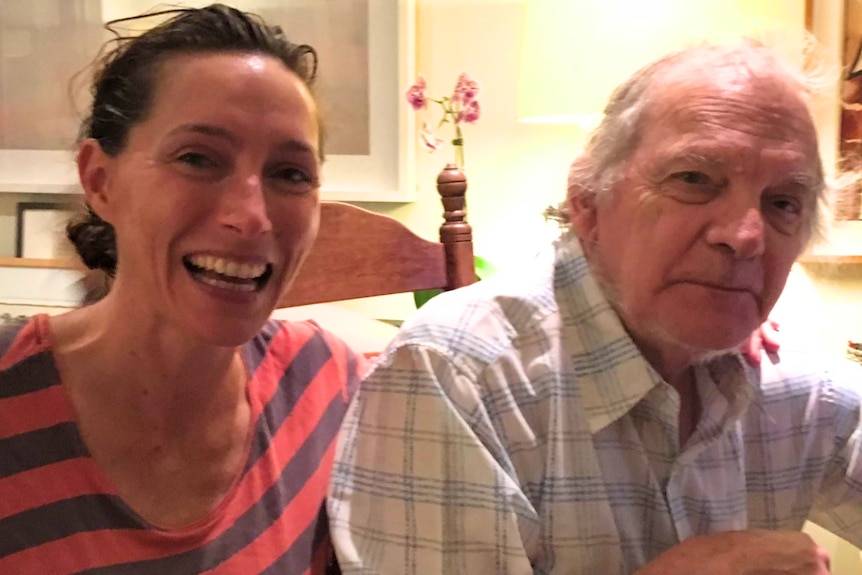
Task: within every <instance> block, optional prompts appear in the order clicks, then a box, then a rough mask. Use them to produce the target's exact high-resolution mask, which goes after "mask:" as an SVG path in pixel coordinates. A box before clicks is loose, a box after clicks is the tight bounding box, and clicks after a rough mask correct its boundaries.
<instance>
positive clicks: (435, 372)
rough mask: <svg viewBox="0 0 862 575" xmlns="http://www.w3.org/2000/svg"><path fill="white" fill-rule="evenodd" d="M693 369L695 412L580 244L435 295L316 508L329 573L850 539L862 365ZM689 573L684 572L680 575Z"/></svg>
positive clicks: (803, 362)
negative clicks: (710, 540) (324, 509)
mask: <svg viewBox="0 0 862 575" xmlns="http://www.w3.org/2000/svg"><path fill="white" fill-rule="evenodd" d="M781 356H782V357H781V361H779V360H778V358H776V357H771V358H769V359H765V360H764V362H763V363H764V365H763V366H762V367H761V369H760V370H759V372H758V371H756V370H753V369H751V368H750V367H749V366H748V365H747V364H746V363H745V362H744V361H743V360H742V358H741V357H740V356H738V355H727V356H724V357H722V358H719V359H716V360H714V361H712V362H711V363H709V364H707V365H704V366H699V367H697V368H695V372H696V381H697V386H698V392H699V394H700V397H701V403H702V406H703V413H702V418H701V420H700V422H699V424H698V427H697V429H696V430H695V432H694V434H693V435H692V437H691V439H690V440H689V441H688V442H687V443H686V445H685V446H684V448H683V449H680V445H679V441H678V429H677V419H678V412H679V396H678V394H677V393H676V391H675V390H674V389H673V388H672V387H671V386H669V385H668V384H667V383H665V382H664V381H663V380H662V378H661V377H660V376H659V375H658V374H657V373H656V372H655V371H654V370H653V369H652V368H651V367H650V365H649V364H648V363H647V362H646V361H645V359H644V358H643V357H642V356H641V354H640V353H639V352H638V349H637V348H636V347H635V344H634V343H633V341H632V340H631V339H630V338H629V336H628V335H627V333H626V331H625V330H624V328H623V326H622V324H621V323H620V321H619V318H618V316H617V315H616V313H615V312H614V311H613V310H612V309H611V308H610V306H609V304H608V302H607V301H606V300H605V298H604V297H603V295H602V293H601V291H600V290H599V289H598V287H597V285H596V282H595V280H594V278H593V277H592V276H591V274H590V270H589V267H588V265H587V262H586V260H585V259H584V257H583V254H582V252H581V248H580V245H579V244H578V243H577V240H575V239H574V238H572V237H570V236H564V237H562V238H560V240H558V241H557V242H556V246H555V254H554V255H553V257H547V258H544V259H543V260H540V261H538V262H537V267H536V269H532V270H522V271H521V273H519V274H518V277H517V278H513V277H508V278H498V279H496V280H495V279H492V280H486V281H483V282H480V283H478V284H475V285H474V286H471V287H469V288H465V289H462V290H457V291H455V292H451V293H448V294H444V295H442V296H440V297H439V298H436V299H435V300H433V301H432V302H431V303H429V304H428V305H427V306H426V307H424V308H423V309H422V310H421V312H420V313H419V314H418V315H417V316H416V317H415V318H414V320H412V321H410V322H409V323H408V324H406V325H405V326H404V328H403V329H402V331H401V333H400V334H399V335H398V336H397V338H396V339H395V340H394V341H393V343H392V344H391V345H390V347H389V348H388V350H387V351H386V352H385V353H384V355H383V356H382V357H381V359H380V362H379V363H378V365H377V366H376V368H375V369H374V370H373V371H372V373H371V374H370V375H369V377H368V378H367V379H366V380H365V381H364V383H363V384H362V386H361V388H360V391H359V392H358V394H357V398H356V399H355V400H354V403H353V404H352V406H351V408H350V411H349V413H348V416H347V419H346V420H345V423H344V426H343V427H342V433H341V436H340V439H339V447H338V449H339V451H338V455H337V461H336V464H335V467H334V473H333V477H332V483H331V487H330V498H329V503H328V512H329V516H330V522H331V528H332V531H333V532H332V535H333V541H334V544H335V547H336V551H337V554H338V557H339V561H340V563H341V569H342V571H343V572H344V573H386V574H399V575H400V574H405V573H422V574H425V573H446V574H459V573H464V574H481V575H486V574H494V573H513V574H514V573H542V574H545V573H547V574H551V573H553V574H561V573H572V574H593V573H607V574H628V573H633V572H634V571H636V570H637V569H638V568H640V567H642V566H643V565H644V564H646V563H647V562H649V561H650V560H651V559H653V558H654V557H656V555H658V554H659V553H661V552H662V551H664V550H666V549H668V548H669V547H672V546H673V545H675V544H677V543H679V542H680V541H682V540H683V539H686V538H688V537H691V536H694V535H698V534H709V533H716V532H719V531H725V530H736V529H746V528H761V529H785V530H798V529H800V528H801V527H802V524H803V522H804V521H805V520H806V519H811V520H812V521H815V522H816V523H819V524H820V525H822V526H823V527H825V528H827V529H829V530H830V531H833V532H834V533H836V534H838V535H840V536H842V537H844V538H846V539H848V540H850V541H851V542H854V543H855V544H857V545H858V544H860V543H862V457H860V455H862V453H860V441H862V439H860V434H862V429H860V413H859V410H860V396H859V394H858V392H857V389H856V388H857V387H859V385H858V384H860V383H862V370H860V369H859V367H858V366H856V365H854V364H852V363H850V362H844V361H842V360H840V359H836V360H834V361H832V360H830V361H828V362H824V361H823V360H822V359H817V360H815V361H812V358H811V357H809V356H808V355H806V354H803V353H799V354H794V353H790V352H787V351H786V350H783V351H782V353H781ZM692 572H693V573H696V572H697V570H696V569H694V570H693V571H692Z"/></svg>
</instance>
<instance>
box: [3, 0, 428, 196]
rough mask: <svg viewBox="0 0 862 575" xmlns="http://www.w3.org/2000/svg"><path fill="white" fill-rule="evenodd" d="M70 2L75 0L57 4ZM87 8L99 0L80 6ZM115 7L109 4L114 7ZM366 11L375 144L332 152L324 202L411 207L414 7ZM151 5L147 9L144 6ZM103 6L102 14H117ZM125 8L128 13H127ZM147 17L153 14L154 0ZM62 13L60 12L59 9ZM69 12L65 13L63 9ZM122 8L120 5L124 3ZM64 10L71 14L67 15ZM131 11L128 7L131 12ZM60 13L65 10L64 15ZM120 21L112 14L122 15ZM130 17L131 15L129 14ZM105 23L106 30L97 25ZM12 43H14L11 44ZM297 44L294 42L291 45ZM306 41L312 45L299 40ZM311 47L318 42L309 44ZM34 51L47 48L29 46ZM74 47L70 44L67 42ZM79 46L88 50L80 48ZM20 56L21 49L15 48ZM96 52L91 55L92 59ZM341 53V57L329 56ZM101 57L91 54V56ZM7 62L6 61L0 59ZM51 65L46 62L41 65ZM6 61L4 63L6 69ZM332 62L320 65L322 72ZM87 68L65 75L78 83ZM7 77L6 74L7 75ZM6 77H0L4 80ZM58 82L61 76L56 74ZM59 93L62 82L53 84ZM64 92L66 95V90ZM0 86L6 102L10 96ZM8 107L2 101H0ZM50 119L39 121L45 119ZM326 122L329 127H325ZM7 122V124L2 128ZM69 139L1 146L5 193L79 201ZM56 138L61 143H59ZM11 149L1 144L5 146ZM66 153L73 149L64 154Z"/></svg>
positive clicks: (274, 1) (407, 0) (259, 0)
mask: <svg viewBox="0 0 862 575" xmlns="http://www.w3.org/2000/svg"><path fill="white" fill-rule="evenodd" d="M58 1H60V2H64V3H68V2H70V0H58ZM74 1H78V2H88V1H92V0H74ZM113 1H114V0H103V4H104V5H107V6H108V7H110V3H111V2H113ZM288 1H289V0H235V1H234V2H232V4H233V5H236V7H238V8H239V9H242V10H247V11H249V12H260V13H262V14H265V15H266V14H267V13H273V11H276V12H275V13H277V10H278V9H279V7H283V6H284V4H285V3H286V2H288ZM357 1H361V2H364V3H366V4H367V9H368V14H367V16H368V17H367V32H366V33H365V34H364V38H365V39H367V56H366V58H365V59H366V61H367V68H368V81H367V89H368V97H367V107H368V109H367V117H368V145H367V151H365V152H362V153H351V154H338V153H331V154H330V153H327V154H326V160H325V163H324V168H323V175H324V177H323V185H322V188H321V197H322V198H323V199H324V200H339V201H352V202H410V201H413V199H414V195H415V188H416V184H415V149H416V144H415V141H414V140H415V137H414V135H415V114H412V113H411V112H412V110H410V108H409V106H407V105H406V104H405V103H404V101H403V98H402V93H403V91H404V89H406V87H407V86H408V85H409V84H410V83H411V82H412V81H413V78H414V74H415V21H416V16H415V0H357ZM209 3H210V2H209V0H185V1H184V2H182V4H184V5H189V6H193V7H196V6H198V5H200V6H203V5H206V4H209ZM144 4H145V5H144ZM327 4H328V3H312V2H298V5H301V8H302V10H304V12H303V14H305V13H306V12H308V13H310V15H309V16H307V17H308V18H311V19H313V18H315V14H314V11H315V10H322V9H323V7H324V6H326V5H327ZM104 5H103V8H102V14H103V15H105V14H106V13H108V12H110V11H109V10H108V9H107V8H105V6H104ZM127 5H128V3H124V4H123V6H124V7H125V6H127ZM141 5H142V6H143V8H142V9H141V11H144V10H146V9H147V8H149V7H151V5H152V2H149V0H147V2H146V3H142V4H141ZM58 6H61V5H59V4H58ZM62 6H65V4H63V5H62ZM117 6H120V5H119V4H117ZM64 9H65V8H64ZM126 9H128V8H126ZM58 10H59V8H58ZM115 15H116V14H112V16H115ZM123 15H128V14H127V13H124V14H123ZM265 17H266V18H267V21H268V22H269V23H272V24H278V25H280V23H279V22H278V19H277V18H275V19H272V18H271V17H269V16H265ZM98 24H101V23H98ZM87 26H88V27H89V28H88V29H89V32H88V33H89V35H90V36H89V37H90V38H92V35H93V32H92V30H93V23H92V22H90V23H87ZM18 32H20V31H18V30H11V31H10V30H4V29H2V27H0V33H2V34H3V36H4V40H6V41H5V42H4V44H3V48H0V49H7V47H8V46H16V45H18V44H16V40H15V39H16V38H20V40H19V41H20V42H21V43H24V44H26V43H27V42H26V40H27V39H26V38H25V37H24V36H21V35H18V36H16V33H18ZM7 38H9V40H7ZM292 39H293V38H292ZM299 41H305V40H304V39H302V38H299ZM309 43H312V42H309ZM30 44H31V45H32V46H40V45H41V43H40V42H38V41H34V40H32V39H30ZM66 44H68V42H67V43H66ZM73 45H84V43H83V42H79V43H77V44H73ZM13 49H14V48H13ZM88 53H89V52H88ZM333 53H334V54H338V53H339V51H338V50H334V51H332V50H331V51H330V52H329V54H333ZM94 54H95V50H92V51H91V53H89V56H90V57H92V56H93V55H94ZM0 56H4V54H0ZM46 60H47V58H42V57H40V58H39V61H40V62H43V61H46ZM2 61H3V58H0V62H2ZM324 65H325V63H323V62H321V66H324ZM79 68H80V66H78V67H77V68H75V67H74V66H73V67H72V69H69V70H66V71H65V72H68V74H64V75H66V76H68V77H71V76H72V74H73V73H75V72H77V71H78V69H79ZM0 71H2V70H0ZM2 77H3V75H2V74H0V78H2ZM55 78H56V74H55ZM52 86H53V87H52V89H56V83H54V84H52ZM60 91H62V90H60ZM3 94H4V91H3V86H0V98H2V97H3ZM0 105H2V102H0ZM10 115H11V116H14V117H20V118H28V120H29V119H32V118H33V117H34V116H37V115H36V114H33V113H30V112H29V111H27V110H26V109H25V110H18V111H15V112H14V114H10ZM46 116H47V117H49V118H50V115H49V114H48V115H46V114H39V115H38V116H37V117H39V118H44V117H46ZM325 121H326V120H325V116H324V122H325ZM2 124H3V122H2V119H0V125H2ZM62 133H63V134H68V139H69V142H68V146H56V148H55V149H42V147H40V146H27V147H26V148H25V147H0V193H3V192H12V193H45V194H75V193H79V192H80V188H79V185H78V178H77V171H76V168H75V165H74V153H73V152H72V148H73V145H72V142H71V140H72V139H73V138H74V129H69V128H68V126H67V127H66V128H65V129H64V130H63V131H62ZM55 139H56V138H55ZM4 145H5V143H4V141H3V139H2V138H0V146H4ZM63 147H66V148H67V149H61V148H63Z"/></svg>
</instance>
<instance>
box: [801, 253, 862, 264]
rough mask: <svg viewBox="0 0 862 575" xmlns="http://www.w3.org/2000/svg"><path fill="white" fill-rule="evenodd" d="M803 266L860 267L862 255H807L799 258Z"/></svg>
mask: <svg viewBox="0 0 862 575" xmlns="http://www.w3.org/2000/svg"><path fill="white" fill-rule="evenodd" d="M799 263H801V264H818V265H823V264H831V265H859V264H862V255H834V256H832V255H813V254H809V255H805V256H802V257H801V258H799Z"/></svg>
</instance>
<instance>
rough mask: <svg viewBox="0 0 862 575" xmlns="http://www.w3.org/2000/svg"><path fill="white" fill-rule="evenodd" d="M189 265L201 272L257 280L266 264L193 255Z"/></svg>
mask: <svg viewBox="0 0 862 575" xmlns="http://www.w3.org/2000/svg"><path fill="white" fill-rule="evenodd" d="M188 261H189V263H190V264H192V265H193V266H195V267H196V268H199V269H200V270H202V271H210V272H215V273H217V274H219V275H222V276H228V277H230V278H236V279H259V278H260V277H261V276H262V275H263V274H265V273H266V264H249V263H242V262H237V261H234V260H229V259H226V258H219V257H215V256H203V255H193V256H189V257H188Z"/></svg>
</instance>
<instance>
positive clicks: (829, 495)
mask: <svg viewBox="0 0 862 575" xmlns="http://www.w3.org/2000/svg"><path fill="white" fill-rule="evenodd" d="M824 383H825V385H823V386H822V387H821V397H820V400H821V401H826V402H828V403H830V404H832V405H831V406H832V408H833V409H834V430H835V433H834V438H835V439H834V445H835V454H834V456H833V457H832V459H831V461H830V463H829V464H828V465H827V469H826V473H825V476H824V478H823V481H822V483H821V486H820V490H819V493H818V497H817V500H816V502H815V505H814V508H813V509H812V513H811V516H810V519H811V520H812V521H814V522H815V523H817V524H818V525H820V526H821V527H823V528H824V529H827V530H828V531H831V532H832V533H834V534H836V535H838V536H839V537H842V538H844V539H846V540H847V541H849V542H850V543H852V544H853V545H856V546H857V547H862V417H860V406H862V369H860V368H859V366H858V365H854V364H852V363H850V362H846V363H844V364H843V365H840V364H839V365H835V366H833V367H832V368H831V369H830V371H829V372H828V376H827V379H826V381H825V382H824Z"/></svg>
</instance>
